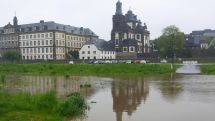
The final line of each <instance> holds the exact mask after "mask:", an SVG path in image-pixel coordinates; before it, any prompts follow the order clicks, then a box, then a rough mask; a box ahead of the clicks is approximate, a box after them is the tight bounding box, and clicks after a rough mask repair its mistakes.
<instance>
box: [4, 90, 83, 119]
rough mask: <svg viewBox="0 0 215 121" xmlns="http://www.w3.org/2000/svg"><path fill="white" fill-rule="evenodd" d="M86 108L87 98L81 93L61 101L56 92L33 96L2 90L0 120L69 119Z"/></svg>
mask: <svg viewBox="0 0 215 121" xmlns="http://www.w3.org/2000/svg"><path fill="white" fill-rule="evenodd" d="M85 109H86V103H85V99H84V98H83V97H82V96H81V95H80V94H79V93H73V94H71V95H70V96H69V97H67V98H66V99H65V100H64V101H59V99H57V97H56V94H55V92H49V93H46V94H37V95H33V96H32V95H28V94H17V95H11V94H9V93H7V92H4V91H1V92H0V121H69V118H71V117H72V116H77V115H81V114H83V113H84V111H85Z"/></svg>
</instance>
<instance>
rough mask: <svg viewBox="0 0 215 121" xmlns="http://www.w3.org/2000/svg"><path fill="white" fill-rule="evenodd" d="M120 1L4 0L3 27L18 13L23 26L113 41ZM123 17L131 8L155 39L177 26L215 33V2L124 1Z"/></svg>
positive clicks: (187, 30)
mask: <svg viewBox="0 0 215 121" xmlns="http://www.w3.org/2000/svg"><path fill="white" fill-rule="evenodd" d="M116 2H117V0H0V5H1V7H0V16H1V17H0V26H4V25H6V24H7V23H8V22H12V19H13V17H14V14H15V11H16V15H17V17H18V20H19V24H26V23H35V22H39V21H40V20H45V21H55V22H57V23H61V24H68V25H72V26H77V27H85V28H86V27H88V28H90V29H92V30H93V31H94V32H95V33H96V34H97V35H99V36H100V38H102V39H106V40H110V32H111V29H112V15H113V14H114V13H115V9H116V5H115V4H116ZM121 2H122V3H123V5H122V7H123V13H124V14H125V13H126V12H127V11H128V10H129V8H131V10H132V11H133V12H134V13H135V14H136V15H137V17H138V19H141V21H142V22H143V23H144V22H145V23H147V25H148V30H149V31H150V32H151V39H154V38H156V37H158V36H160V35H161V31H162V29H163V28H164V27H166V26H169V25H176V26H177V27H179V28H180V30H181V31H183V32H185V33H190V32H191V31H192V30H201V29H215V14H214V12H215V0H121Z"/></svg>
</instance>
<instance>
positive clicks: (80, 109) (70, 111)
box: [59, 93, 86, 116]
mask: <svg viewBox="0 0 215 121" xmlns="http://www.w3.org/2000/svg"><path fill="white" fill-rule="evenodd" d="M85 108H86V103H85V99H84V98H83V97H82V96H81V95H80V94H79V93H72V94H71V95H69V97H67V99H66V100H65V101H64V102H63V103H62V104H61V106H60V110H59V111H60V114H61V115H63V116H74V115H80V114H83V113H84V110H85Z"/></svg>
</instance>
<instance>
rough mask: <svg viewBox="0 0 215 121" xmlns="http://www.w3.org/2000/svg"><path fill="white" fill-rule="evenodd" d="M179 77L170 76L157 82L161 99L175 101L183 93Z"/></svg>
mask: <svg viewBox="0 0 215 121" xmlns="http://www.w3.org/2000/svg"><path fill="white" fill-rule="evenodd" d="M180 78H181V77H180V76H178V75H173V74H171V75H170V78H166V79H165V80H161V81H159V83H156V84H158V86H159V89H160V91H161V94H162V95H163V97H164V98H165V99H167V100H169V101H174V100H176V99H177V98H178V97H179V96H180V94H181V93H182V91H183V85H182V84H181V82H180V81H179V80H178V79H180Z"/></svg>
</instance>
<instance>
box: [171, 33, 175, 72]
mask: <svg viewBox="0 0 215 121" xmlns="http://www.w3.org/2000/svg"><path fill="white" fill-rule="evenodd" d="M174 37H175V35H174V34H172V39H171V56H172V63H171V70H173V66H174V57H175V52H174Z"/></svg>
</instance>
